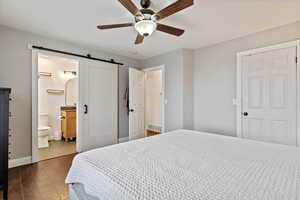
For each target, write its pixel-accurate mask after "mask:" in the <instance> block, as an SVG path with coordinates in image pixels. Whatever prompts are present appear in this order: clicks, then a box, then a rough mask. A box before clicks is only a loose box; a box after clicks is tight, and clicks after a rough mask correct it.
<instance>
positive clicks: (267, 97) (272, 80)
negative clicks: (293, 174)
mask: <svg viewBox="0 0 300 200" xmlns="http://www.w3.org/2000/svg"><path fill="white" fill-rule="evenodd" d="M296 52H297V51H296V47H292V48H285V49H279V50H273V51H269V52H264V53H259V54H255V55H251V56H244V57H243V58H242V70H243V82H242V87H243V96H242V103H243V104H242V109H243V113H242V114H243V120H242V126H243V127H242V130H243V133H242V134H243V137H245V138H249V139H254V140H260V141H266V142H275V143H281V144H288V145H296V144H297V131H296V128H297V97H296V95H297V93H296V89H297V87H296V84H297V79H296V76H297V73H296V72H297V71H296V67H297V66H296V61H295V58H296Z"/></svg>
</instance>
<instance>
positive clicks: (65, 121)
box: [61, 106, 77, 141]
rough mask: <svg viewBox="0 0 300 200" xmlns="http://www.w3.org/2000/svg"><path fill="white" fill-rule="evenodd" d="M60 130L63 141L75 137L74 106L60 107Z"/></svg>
mask: <svg viewBox="0 0 300 200" xmlns="http://www.w3.org/2000/svg"><path fill="white" fill-rule="evenodd" d="M61 119H62V120H61V131H62V137H63V139H64V140H65V141H70V140H74V139H75V138H76V131H77V130H76V126H77V125H76V107H73V106H62V107H61Z"/></svg>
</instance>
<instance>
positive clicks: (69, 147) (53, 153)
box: [38, 141, 76, 161]
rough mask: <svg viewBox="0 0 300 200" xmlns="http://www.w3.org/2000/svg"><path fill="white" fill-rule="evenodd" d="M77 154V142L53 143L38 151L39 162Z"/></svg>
mask: <svg viewBox="0 0 300 200" xmlns="http://www.w3.org/2000/svg"><path fill="white" fill-rule="evenodd" d="M73 153H76V142H64V141H51V142H49V147H48V148H42V149H39V151H38V156H39V161H41V160H48V159H51V158H56V157H60V156H64V155H69V154H73Z"/></svg>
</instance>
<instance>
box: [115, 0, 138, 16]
mask: <svg viewBox="0 0 300 200" xmlns="http://www.w3.org/2000/svg"><path fill="white" fill-rule="evenodd" d="M119 2H120V3H121V4H122V5H123V6H124V7H125V8H127V10H128V11H129V12H131V13H132V14H133V15H134V16H135V15H137V14H138V13H139V12H140V10H139V9H138V8H137V7H136V5H135V4H134V3H133V2H132V1H131V0H119Z"/></svg>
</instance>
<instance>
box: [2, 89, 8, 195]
mask: <svg viewBox="0 0 300 200" xmlns="http://www.w3.org/2000/svg"><path fill="white" fill-rule="evenodd" d="M10 92H11V89H9V88H0V190H3V199H4V200H7V192H8V144H9V142H8V140H9V125H8V124H9V101H10V97H9V95H10Z"/></svg>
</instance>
